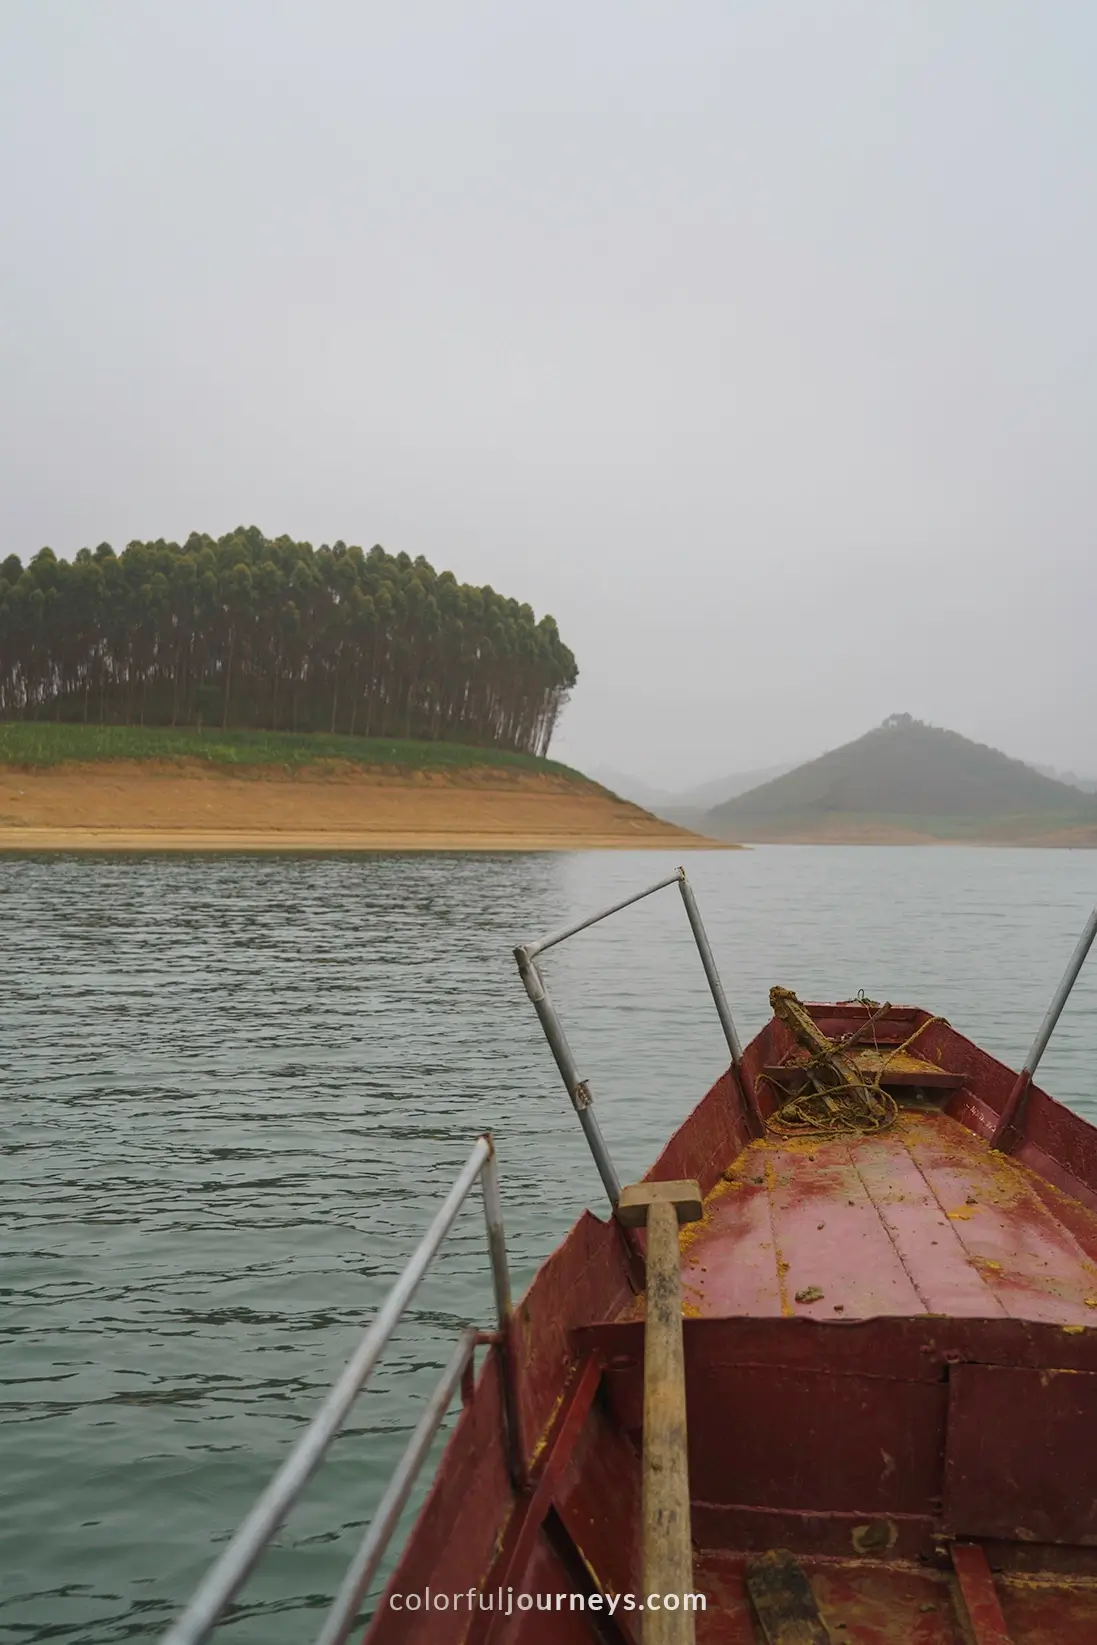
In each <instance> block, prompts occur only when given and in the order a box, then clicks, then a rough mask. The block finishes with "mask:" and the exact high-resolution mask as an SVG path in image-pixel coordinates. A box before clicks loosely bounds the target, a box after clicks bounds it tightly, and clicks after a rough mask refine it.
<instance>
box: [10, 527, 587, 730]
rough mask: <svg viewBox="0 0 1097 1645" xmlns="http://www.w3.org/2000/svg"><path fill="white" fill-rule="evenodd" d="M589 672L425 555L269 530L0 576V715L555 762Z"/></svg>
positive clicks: (504, 606) (509, 608) (105, 547)
mask: <svg viewBox="0 0 1097 1645" xmlns="http://www.w3.org/2000/svg"><path fill="white" fill-rule="evenodd" d="M577 674H578V670H577V669H576V666H575V658H574V657H573V655H572V653H571V652H570V651H569V650H568V648H567V646H566V645H564V643H563V641H562V640H561V638H560V634H559V631H558V629H557V627H556V623H555V622H554V621H553V619H552V618H551V617H547V616H546V617H542V618H541V620H540V621H539V622H538V621H537V619H536V618H535V616H534V613H533V611H532V609H531V608H530V607H529V606H528V605H523V604H520V603H519V602H518V601H517V600H511V599H506V598H505V597H504V596H503V595H501V594H497V593H496V591H495V590H494V589H493V588H491V587H488V586H485V587H483V588H475V587H472V586H470V585H469V584H466V583H459V582H458V581H457V579H456V577H455V576H454V575H453V573H452V572H451V571H442V572H436V571H435V570H434V567H433V566H431V565H430V564H429V563H428V562H427V561H426V560H425V559H423V558H422V557H421V556H420V557H419V558H418V559H416V560H412V559H411V558H410V557H409V556H408V555H407V554H395V555H394V554H388V553H386V552H385V550H384V549H383V548H381V547H379V546H378V547H374V548H371V549H370V550H369V552H368V553H364V552H363V551H362V549H361V548H355V547H350V548H348V547H347V545H346V543H343V542H337V543H333V544H331V545H330V546H329V545H327V544H324V545H322V546H321V547H320V548H313V546H312V544H311V543H298V542H294V541H293V540H292V539H291V538H289V537H275V538H268V537H265V536H264V535H263V533H262V532H261V531H259V530H258V529H257V528H256V527H254V526H252V527H248V528H246V529H245V528H240V529H238V530H236V531H233V532H230V533H228V534H227V535H226V536H224V537H220V538H217V539H216V540H215V539H214V538H212V537H208V536H201V535H198V534H197V533H193V534H192V535H191V536H190V537H188V538H187V541H186V542H185V543H183V544H182V545H180V544H178V543H170V542H165V541H163V540H162V539H161V540H158V541H157V542H147V543H142V542H132V543H130V544H129V545H128V546H127V547H126V548H125V549H124V550H123V551H122V553H121V554H115V552H114V550H113V549H112V548H111V546H110V544H109V543H100V545H99V547H98V548H96V549H87V548H84V549H81V550H80V552H79V553H78V554H77V555H76V557H75V559H73V560H71V561H69V560H62V559H59V558H58V557H57V556H56V555H55V554H54V553H53V551H52V549H49V548H43V549H42V550H41V551H40V552H39V553H38V554H36V555H35V556H34V558H33V559H32V560H31V561H30V563H29V565H27V566H26V567H24V566H23V564H22V561H21V560H20V559H19V557H18V556H17V555H14V554H13V555H11V556H9V558H7V559H6V560H4V561H2V562H0V716H2V717H3V718H5V719H60V720H84V721H91V720H95V721H99V722H102V723H110V724H124V725H133V724H142V725H192V726H194V725H196V726H202V725H215V726H221V727H229V726H247V727H255V728H271V729H276V730H291V731H303V730H304V731H307V730H317V731H319V730H323V731H342V732H347V733H349V734H350V735H359V736H383V737H387V736H391V737H416V738H429V739H436V740H444V741H451V742H471V743H478V744H493V745H496V746H498V747H502V748H508V749H515V750H518V751H521V752H526V753H533V754H544V753H545V752H546V751H547V749H548V746H549V742H550V740H551V737H552V733H553V730H554V728H555V725H556V722H557V719H558V717H559V714H560V710H561V709H562V707H563V705H564V703H565V702H566V701H567V697H568V693H569V691H570V689H571V687H572V686H573V685H574V684H575V681H576V678H577Z"/></svg>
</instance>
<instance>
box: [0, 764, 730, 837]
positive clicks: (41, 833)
mask: <svg viewBox="0 0 1097 1645" xmlns="http://www.w3.org/2000/svg"><path fill="white" fill-rule="evenodd" d="M630 849H631V850H658V849H664V850H667V849H672V850H683V851H686V850H721V849H723V850H727V849H728V847H727V846H726V845H722V844H721V842H719V841H716V840H709V839H706V838H704V837H703V836H702V835H700V834H693V833H691V832H689V830H687V829H684V828H678V827H676V826H675V825H674V824H673V823H667V822H663V821H662V820H661V819H660V818H658V817H653V816H652V815H651V814H650V813H649V812H647V811H642V810H640V808H639V807H638V806H635V805H630V804H629V803H628V802H627V801H625V800H619V799H617V798H616V797H615V796H614V795H612V794H609V793H607V792H606V790H605V789H603V788H599V787H598V786H597V785H596V784H594V783H588V782H586V781H579V780H576V779H573V778H568V777H564V776H559V775H555V774H550V773H542V772H533V773H530V772H523V771H513V770H507V769H503V770H500V769H499V768H494V767H493V768H488V767H484V768H472V769H460V770H457V771H446V772H439V771H419V772H407V771H392V770H381V769H376V770H366V769H363V768H360V767H345V768H335V769H333V768H330V767H329V768H314V767H308V768H306V769H305V770H303V771H301V772H297V773H291V772H286V771H284V770H281V769H278V770H270V769H262V770H254V769H253V770H246V771H241V770H239V769H233V768H231V767H230V768H225V767H212V766H211V767H206V766H200V765H198V764H196V763H194V762H191V763H189V764H183V763H181V764H178V765H174V764H172V765H166V764H165V765H153V764H151V763H144V762H136V761H128V762H127V761H109V762H108V761H101V762H95V763H88V764H86V765H60V766H47V767H40V768H34V769H31V770H27V769H24V768H14V767H10V766H8V767H3V768H0V853H3V852H9V853H10V852H41V851H67V852H72V851H130V852H155V851H179V852H196V851H209V852H226V851H249V852H279V851H281V852H317V851H326V852H366V851H506V852H512V851H605V850H617V851H620V850H630Z"/></svg>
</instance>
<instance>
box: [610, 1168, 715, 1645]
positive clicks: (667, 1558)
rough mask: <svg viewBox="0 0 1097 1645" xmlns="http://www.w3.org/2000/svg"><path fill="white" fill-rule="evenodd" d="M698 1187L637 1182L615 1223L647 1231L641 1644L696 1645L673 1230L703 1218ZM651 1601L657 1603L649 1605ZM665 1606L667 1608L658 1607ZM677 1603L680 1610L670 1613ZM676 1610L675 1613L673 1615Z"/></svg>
mask: <svg viewBox="0 0 1097 1645" xmlns="http://www.w3.org/2000/svg"><path fill="white" fill-rule="evenodd" d="M701 1211H702V1203H701V1190H700V1188H699V1187H698V1185H697V1183H695V1182H639V1183H635V1184H633V1186H632V1187H630V1188H623V1189H622V1190H621V1198H620V1199H619V1201H618V1203H617V1216H618V1220H619V1221H620V1222H621V1223H623V1224H624V1226H625V1227H626V1228H640V1227H646V1228H647V1313H646V1317H645V1323H644V1473H643V1493H642V1502H643V1507H642V1514H643V1521H644V1525H643V1562H644V1600H645V1606H646V1608H645V1611H644V1645H694V1637H695V1636H694V1628H693V1612H692V1610H689V1611H687V1610H686V1609H685V1596H686V1595H687V1594H690V1593H692V1592H693V1538H692V1535H691V1532H690V1516H689V1455H688V1449H687V1428H686V1367H685V1352H684V1347H683V1342H682V1284H681V1276H680V1273H679V1256H678V1225H679V1223H682V1222H696V1221H698V1219H699V1218H700V1216H701ZM651 1596H656V1597H657V1601H658V1602H657V1603H656V1604H655V1605H649V1604H648V1601H649V1599H650V1598H651ZM668 1598H669V1599H670V1604H669V1605H667V1604H664V1603H663V1601H664V1600H666V1599H668ZM675 1601H677V1605H676V1606H675ZM672 1607H674V1608H672Z"/></svg>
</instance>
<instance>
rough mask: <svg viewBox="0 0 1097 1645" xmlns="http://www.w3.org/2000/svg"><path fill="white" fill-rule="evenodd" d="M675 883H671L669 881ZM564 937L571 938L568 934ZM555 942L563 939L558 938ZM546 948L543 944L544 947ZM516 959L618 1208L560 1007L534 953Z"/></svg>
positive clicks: (613, 1177) (612, 1174) (609, 1164)
mask: <svg viewBox="0 0 1097 1645" xmlns="http://www.w3.org/2000/svg"><path fill="white" fill-rule="evenodd" d="M665 883H666V884H667V885H669V884H671V881H670V880H667V881H666V882H665ZM563 935H564V936H568V935H570V933H569V932H564V933H563ZM553 940H554V941H559V940H561V939H560V938H554V939H553ZM542 946H543V945H542ZM514 957H515V959H516V960H517V961H518V970H519V972H520V973H521V977H522V981H523V983H524V984H525V989H526V993H527V994H528V995H529V997H530V999H531V1000H532V1002H533V1008H534V1010H535V1011H536V1012H537V1015H538V1017H539V1018H540V1020H541V1027H542V1028H543V1029H544V1031H545V1038H546V1039H547V1040H548V1042H549V1048H550V1050H551V1051H552V1054H553V1056H554V1057H555V1059H556V1066H557V1068H558V1069H559V1070H560V1077H561V1079H562V1080H563V1082H564V1085H565V1086H566V1088H567V1093H568V1096H569V1097H570V1098H571V1100H572V1104H573V1106H574V1108H575V1112H576V1113H577V1114H578V1116H579V1124H580V1125H581V1126H582V1127H583V1132H584V1135H585V1136H586V1139H587V1143H588V1145H589V1147H590V1151H591V1153H592V1154H593V1155H594V1163H595V1165H596V1166H597V1167H598V1175H599V1176H600V1177H601V1179H602V1186H603V1187H604V1188H605V1190H606V1193H607V1195H608V1196H609V1202H610V1204H611V1205H612V1206H614V1207H616V1205H617V1201H618V1200H619V1199H620V1197H621V1179H620V1177H619V1176H618V1175H617V1172H616V1171H615V1170H614V1166H613V1161H612V1160H611V1159H610V1157H609V1149H608V1148H607V1147H606V1142H605V1138H604V1137H603V1136H602V1130H601V1127H600V1126H599V1124H598V1121H597V1119H596V1117H595V1114H594V1096H593V1093H592V1092H591V1089H590V1086H589V1085H588V1084H587V1082H586V1080H584V1079H580V1077H579V1069H578V1066H577V1065H576V1061H575V1058H574V1057H573V1056H572V1052H571V1046H570V1045H569V1044H568V1040H567V1035H566V1034H565V1033H564V1030H563V1027H562V1026H561V1023H560V1018H559V1017H558V1016H557V1015H556V1007H555V1006H554V1005H553V1003H552V1000H551V999H550V997H549V991H548V989H547V988H546V987H545V979H544V977H543V976H542V975H541V972H540V969H539V968H538V965H537V962H536V960H534V959H533V958H532V956H531V954H530V951H529V948H528V947H527V946H526V945H525V944H524V943H519V945H518V947H517V948H516V949H515V950H514Z"/></svg>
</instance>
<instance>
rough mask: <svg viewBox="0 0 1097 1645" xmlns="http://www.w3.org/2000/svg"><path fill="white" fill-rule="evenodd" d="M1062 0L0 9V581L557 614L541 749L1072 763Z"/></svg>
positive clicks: (1092, 467)
mask: <svg viewBox="0 0 1097 1645" xmlns="http://www.w3.org/2000/svg"><path fill="white" fill-rule="evenodd" d="M1095 86H1097V6H1095V5H1094V4H1093V3H1092V0H1082V3H1077V4H1072V3H1070V0H1054V3H1048V0H1027V3H1024V4H1016V3H1010V0H985V3H983V0H978V3H977V0H970V3H965V0H916V3H911V4H900V3H894V4H893V3H889V0H865V3H857V4H854V3H844V0H843V3H830V0H797V3H792V0H761V3H757V4H740V3H736V0H719V3H709V0H676V3H674V4H669V3H668V4H646V3H643V0H586V3H585V4H575V3H573V0H551V3H549V0H545V3H539V4H523V3H522V0H505V3H504V0H499V3H495V0H492V3H472V0H438V3H434V0H431V3H417V0H400V3H399V4H395V3H390V4H386V5H377V4H369V3H362V0H345V3H344V0H292V3H289V0H0V157H2V164H0V211H2V219H0V224H2V226H0V348H2V357H0V525H2V531H0V553H8V552H11V551H12V550H15V551H17V552H19V553H20V554H22V555H23V556H24V557H26V556H27V555H29V554H31V553H33V552H34V551H35V550H36V549H37V548H39V547H40V546H41V545H42V544H43V543H49V544H50V545H51V546H52V547H53V548H54V549H55V550H56V551H57V552H58V553H60V554H63V555H66V556H68V555H71V554H73V553H74V552H75V551H76V550H77V549H78V548H80V547H81V546H82V545H83V544H89V545H94V544H95V543H97V542H99V541H100V540H101V539H103V538H106V539H108V540H109V541H111V542H113V543H114V544H115V546H116V547H120V546H121V545H122V544H124V543H125V542H126V541H127V540H128V539H130V538H132V537H157V536H166V537H176V538H182V537H185V536H186V534H187V533H188V532H189V531H191V530H192V529H197V530H204V531H210V532H214V533H219V532H222V531H225V530H228V529H230V528H231V527H233V526H234V525H237V524H239V523H249V524H250V523H254V524H257V525H259V526H261V527H262V528H263V529H264V530H265V531H267V532H269V533H271V534H277V533H280V532H290V533H292V534H293V535H294V536H296V537H306V538H308V539H310V540H311V541H312V542H314V543H320V542H323V541H332V540H334V539H335V538H337V537H343V538H345V539H346V540H347V541H348V542H360V543H362V544H363V545H365V546H369V545H370V544H371V543H373V542H381V543H383V544H384V545H385V546H386V548H388V549H389V550H391V551H392V552H397V551H399V550H400V549H406V550H407V552H408V553H409V554H412V555H416V554H425V555H427V557H428V558H429V559H430V560H431V561H432V562H433V563H434V564H435V565H436V566H438V567H439V568H442V567H446V566H448V567H451V568H452V569H453V570H454V571H455V572H456V573H457V575H458V576H459V577H460V578H462V579H467V580H471V581H475V582H490V583H492V584H493V585H494V586H495V587H496V588H499V589H501V590H502V591H503V592H504V593H506V594H513V595H516V596H517V597H518V598H520V599H528V600H529V601H530V602H531V603H532V604H533V605H534V607H535V609H536V610H537V612H538V614H540V613H541V612H543V611H546V610H548V611H551V612H552V613H553V614H554V615H555V617H556V618H557V620H558V622H559V623H560V627H561V630H562V632H563V635H564V637H565V639H566V640H567V641H568V643H569V644H570V645H571V646H572V648H573V649H574V650H575V652H576V654H577V656H578V659H579V666H580V671H581V677H580V682H579V685H578V688H577V690H576V693H575V696H574V700H573V702H572V704H571V705H570V707H569V708H568V710H567V712H566V716H565V721H564V725H563V729H562V734H561V735H560V737H559V739H558V742H557V744H556V745H555V748H554V752H558V753H559V754H560V755H561V756H562V757H565V758H569V759H572V760H573V761H575V762H576V763H579V764H586V765H600V764H603V765H612V766H614V767H616V768H617V769H619V770H623V771H630V772H634V773H636V774H637V775H640V776H642V777H647V778H650V779H654V780H658V781H662V782H666V783H668V784H670V783H683V784H684V783H688V782H692V781H694V780H700V779H704V778H706V777H711V776H718V775H720V774H721V773H722V772H725V771H735V770H737V769H740V768H743V767H752V766H757V765H765V764H771V763H774V762H776V761H778V760H781V759H785V758H789V759H791V758H797V757H800V756H803V755H807V754H813V753H816V752H819V751H820V750H821V749H822V748H824V747H828V746H833V745H835V744H837V743H839V742H842V741H845V740H847V739H848V738H849V737H851V736H855V735H857V734H858V733H860V732H861V731H863V730H865V729H867V728H868V727H869V726H871V725H873V724H875V723H877V722H878V721H880V720H881V719H882V718H883V717H884V716H885V715H886V714H888V713H891V712H892V711H895V710H905V711H909V712H911V713H914V714H916V715H918V716H920V717H922V718H926V719H930V720H933V721H935V722H937V723H939V724H944V725H948V726H950V727H953V728H955V729H957V730H959V731H962V732H965V733H966V734H968V735H970V736H974V737H977V738H979V739H981V740H984V741H988V742H992V743H995V744H997V745H999V746H1002V747H1004V748H1006V749H1007V751H1009V752H1011V753H1015V754H1019V755H1022V756H1024V757H1028V758H1032V759H1036V760H1044V761H1047V762H1050V763H1054V764H1058V765H1062V766H1073V767H1074V768H1075V769H1076V770H1079V771H1083V772H1087V773H1094V774H1097V730H1095V720H1097V716H1095V700H1094V698H1095V693H1094V675H1095V645H1094V618H1095V613H1097V447H1095V439H1094V436H1095V433H1097V348H1095V343H1097V254H1095V253H1097V199H1095V189H1094V184H1095V178H1097V95H1095V91H1094V88H1095Z"/></svg>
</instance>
